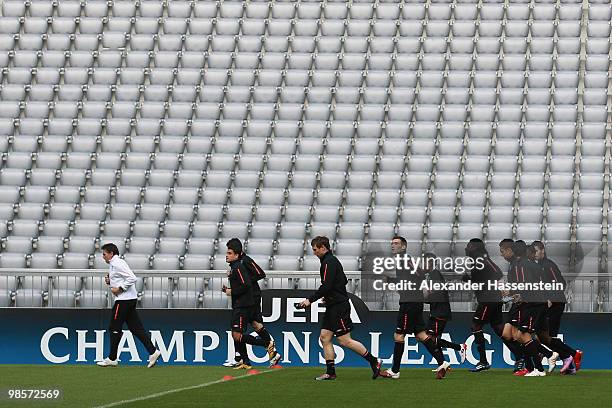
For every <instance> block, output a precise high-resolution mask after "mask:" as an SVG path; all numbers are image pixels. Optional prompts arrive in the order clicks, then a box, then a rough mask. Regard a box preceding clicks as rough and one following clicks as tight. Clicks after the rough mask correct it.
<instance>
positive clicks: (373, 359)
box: [361, 350, 378, 368]
mask: <svg viewBox="0 0 612 408" xmlns="http://www.w3.org/2000/svg"><path fill="white" fill-rule="evenodd" d="M361 357H363V358H364V359H365V361H367V362H368V363H370V367H372V368H376V366H377V365H378V359H377V358H376V357H374V356H373V355H372V354H370V352H369V351H367V350H366V352H365V354H362V355H361Z"/></svg>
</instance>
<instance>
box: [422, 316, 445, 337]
mask: <svg viewBox="0 0 612 408" xmlns="http://www.w3.org/2000/svg"><path fill="white" fill-rule="evenodd" d="M446 323H448V320H447V319H443V318H441V317H433V316H429V321H428V322H427V334H429V335H430V336H434V337H439V336H441V335H442V333H444V328H445V327H446Z"/></svg>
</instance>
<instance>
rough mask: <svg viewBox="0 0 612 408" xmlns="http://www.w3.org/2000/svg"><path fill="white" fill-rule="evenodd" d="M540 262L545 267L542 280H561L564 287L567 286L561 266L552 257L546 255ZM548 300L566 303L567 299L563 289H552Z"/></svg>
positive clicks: (551, 281) (550, 281)
mask: <svg viewBox="0 0 612 408" xmlns="http://www.w3.org/2000/svg"><path fill="white" fill-rule="evenodd" d="M538 263H539V264H540V265H541V266H542V268H544V275H543V277H542V280H543V281H544V282H547V283H553V282H560V283H562V284H563V288H566V287H567V282H566V281H565V278H564V277H563V275H562V274H561V271H560V270H559V267H558V266H557V264H556V263H554V262H553V261H552V260H551V259H550V258H548V257H544V258H543V259H542V260H541V261H538ZM548 300H550V301H551V302H560V303H565V302H567V299H566V297H565V292H564V291H563V290H552V291H550V292H548Z"/></svg>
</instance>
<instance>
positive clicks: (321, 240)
mask: <svg viewBox="0 0 612 408" xmlns="http://www.w3.org/2000/svg"><path fill="white" fill-rule="evenodd" d="M310 246H312V247H313V248H314V247H319V248H320V247H325V248H326V249H327V250H328V251H329V249H330V248H331V247H330V246H329V238H327V237H323V236H321V235H319V236H316V237H314V238H313V239H312V241H310Z"/></svg>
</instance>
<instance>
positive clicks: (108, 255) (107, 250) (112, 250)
mask: <svg viewBox="0 0 612 408" xmlns="http://www.w3.org/2000/svg"><path fill="white" fill-rule="evenodd" d="M115 255H119V248H117V245H115V244H113V243H112V242H109V243H108V244H104V245H102V259H104V262H106V263H110V261H111V259H113V256H115Z"/></svg>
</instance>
